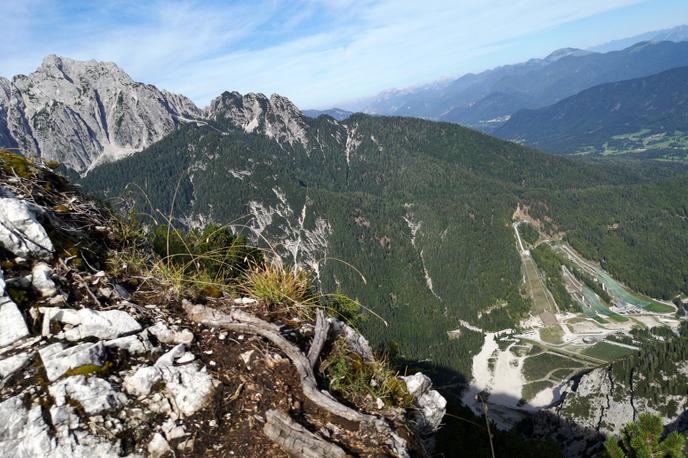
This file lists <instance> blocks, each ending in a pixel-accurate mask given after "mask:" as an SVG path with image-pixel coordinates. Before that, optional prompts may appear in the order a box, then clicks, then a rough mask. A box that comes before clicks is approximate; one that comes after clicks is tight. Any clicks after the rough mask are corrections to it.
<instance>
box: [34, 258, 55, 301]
mask: <svg viewBox="0 0 688 458" xmlns="http://www.w3.org/2000/svg"><path fill="white" fill-rule="evenodd" d="M31 284H32V285H33V287H34V289H35V290H36V291H38V292H39V293H40V295H41V296H43V297H51V296H54V295H55V294H57V287H56V286H55V282H54V281H53V280H52V269H51V268H50V266H49V265H48V264H46V263H44V262H39V263H36V264H35V265H34V266H33V269H32V270H31Z"/></svg>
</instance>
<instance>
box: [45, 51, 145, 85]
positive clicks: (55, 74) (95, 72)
mask: <svg viewBox="0 0 688 458" xmlns="http://www.w3.org/2000/svg"><path fill="white" fill-rule="evenodd" d="M38 75H43V76H48V77H52V78H58V79H68V80H72V81H73V82H74V81H75V80H79V79H83V81H82V82H81V83H82V84H88V83H95V84H98V83H100V84H103V83H106V82H109V83H111V82H115V81H116V82H119V83H120V84H135V82H134V80H132V79H131V77H130V76H129V75H128V74H127V73H126V72H125V71H124V70H122V69H121V68H120V67H119V66H117V64H115V63H114V62H103V61H97V60H94V59H91V60H87V61H79V60H74V59H70V58H67V57H60V56H57V55H55V54H49V55H47V56H45V57H44V58H43V61H42V62H41V65H40V66H39V67H38V69H36V71H35V72H34V73H33V74H32V76H34V78H37V77H38Z"/></svg>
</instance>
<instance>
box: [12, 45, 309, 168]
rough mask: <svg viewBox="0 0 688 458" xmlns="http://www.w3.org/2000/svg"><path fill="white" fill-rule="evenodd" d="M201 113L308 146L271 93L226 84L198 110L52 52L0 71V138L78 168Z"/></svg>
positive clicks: (291, 109)
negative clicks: (30, 64)
mask: <svg viewBox="0 0 688 458" xmlns="http://www.w3.org/2000/svg"><path fill="white" fill-rule="evenodd" d="M206 121H213V122H217V123H219V124H220V125H222V124H225V125H226V124H227V123H228V124H229V126H230V127H232V128H238V129H243V130H244V131H246V132H255V133H260V134H263V135H267V136H268V137H270V138H273V139H275V140H276V141H277V142H279V143H282V144H287V143H288V144H289V145H292V146H293V145H294V144H301V145H303V147H304V148H305V149H306V150H308V139H307V135H306V126H307V124H306V119H305V117H304V116H303V114H302V113H301V111H299V109H298V108H297V107H296V106H295V105H294V104H293V103H291V102H290V101H289V100H288V99H287V98H285V97H282V96H279V95H277V94H273V95H272V96H271V97H270V98H267V97H266V96H265V95H263V94H253V93H250V94H246V95H244V96H242V95H241V94H239V93H238V92H225V93H223V94H222V95H221V96H219V97H217V98H216V99H215V100H213V101H212V102H211V104H210V106H208V107H207V108H205V109H204V110H201V109H199V108H198V107H196V105H194V104H193V102H191V100H189V99H188V98H186V97H184V96H182V95H177V94H172V93H170V92H167V91H165V90H160V89H157V88H156V87H155V86H153V85H150V84H143V83H138V82H135V81H133V80H132V79H131V77H129V75H127V74H126V73H125V72H124V71H122V69H120V68H119V67H118V66H117V65H115V64H113V63H111V62H97V61H94V60H90V61H77V60H72V59H67V58H64V57H58V56H55V55H49V56H47V57H46V58H45V59H44V60H43V63H42V64H41V66H40V67H39V68H38V69H37V70H36V71H35V72H33V73H31V74H30V75H17V76H15V77H14V78H12V80H11V81H10V80H7V79H5V78H0V145H2V146H6V147H10V148H18V149H19V150H20V151H21V152H22V154H24V155H26V156H35V157H40V158H42V159H44V160H57V161H59V162H61V163H63V164H64V165H66V166H67V167H70V168H72V169H74V170H76V171H78V172H85V171H88V170H89V169H90V168H93V167H95V166H97V165H98V164H102V163H105V162H110V161H116V160H118V159H121V158H123V157H126V156H127V155H130V154H133V153H135V152H137V151H141V150H142V149H144V148H146V147H147V146H149V145H151V144H153V143H155V142H156V141H158V140H160V139H161V138H163V137H164V136H165V135H167V134H169V133H170V132H172V131H173V130H175V129H176V128H177V127H179V126H180V125H181V124H182V123H186V122H196V123H205V122H206Z"/></svg>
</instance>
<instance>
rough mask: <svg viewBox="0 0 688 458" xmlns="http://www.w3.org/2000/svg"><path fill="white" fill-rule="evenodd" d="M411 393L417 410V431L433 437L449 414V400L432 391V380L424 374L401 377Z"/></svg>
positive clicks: (418, 373)
mask: <svg viewBox="0 0 688 458" xmlns="http://www.w3.org/2000/svg"><path fill="white" fill-rule="evenodd" d="M400 378H401V379H402V380H403V381H404V383H406V388H407V389H408V391H409V393H410V394H411V395H412V396H413V400H414V404H415V405H416V407H417V410H416V431H417V433H419V434H420V435H421V436H427V435H431V434H433V433H434V432H436V431H437V430H438V429H439V427H440V424H441V423H442V419H443V418H444V414H445V413H447V400H446V399H444V397H443V396H442V395H441V394H440V393H439V392H437V391H436V390H432V389H431V388H432V380H430V378H429V377H428V376H427V375H425V374H423V373H422V372H416V373H415V374H414V375H409V376H402V377H400Z"/></svg>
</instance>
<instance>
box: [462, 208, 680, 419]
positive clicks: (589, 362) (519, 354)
mask: <svg viewBox="0 0 688 458" xmlns="http://www.w3.org/2000/svg"><path fill="white" fill-rule="evenodd" d="M528 224H529V223H528V222H525V221H516V222H514V223H513V225H512V226H513V230H514V240H515V244H516V247H517V249H518V251H519V254H520V256H521V262H522V268H523V286H524V289H525V291H526V293H527V294H528V296H529V298H530V301H531V311H530V317H529V318H528V319H525V320H523V321H521V323H519V325H518V326H517V327H516V328H515V329H504V330H501V331H497V332H485V333H484V335H485V338H484V342H483V345H482V347H481V349H480V351H479V352H478V353H477V354H476V355H475V356H474V357H473V365H472V372H471V374H472V380H471V386H470V388H469V389H468V390H467V391H466V392H465V393H464V395H463V401H464V403H465V404H466V405H469V406H472V408H473V409H474V411H475V412H476V414H479V413H480V412H482V411H483V406H482V402H483V401H481V400H478V399H477V398H476V396H478V395H480V394H481V393H483V395H482V396H483V398H484V399H486V400H487V403H488V404H489V406H490V408H489V410H490V412H491V413H492V417H491V418H493V419H494V420H495V422H496V424H497V426H498V427H501V428H504V429H509V428H511V427H513V426H514V425H515V424H516V423H517V422H518V421H520V420H522V419H523V418H524V415H525V414H526V413H527V412H534V411H537V410H539V409H547V408H552V407H553V406H554V405H555V404H556V403H557V402H558V401H559V400H560V398H561V395H562V393H563V392H564V386H565V385H567V384H568V383H569V380H571V379H572V378H575V377H576V376H577V375H578V374H581V373H585V372H589V371H591V370H593V369H594V368H597V367H601V366H605V365H607V364H609V363H611V362H613V361H616V360H618V359H621V358H625V357H627V356H630V355H633V354H637V353H639V352H640V350H641V348H640V346H639V343H636V342H635V339H634V336H633V333H632V331H634V330H638V329H648V330H651V329H653V328H657V327H664V328H667V329H670V330H671V331H672V332H678V327H679V325H680V321H679V320H678V319H677V318H676V316H675V315H676V307H675V306H674V305H673V304H671V303H667V302H665V301H661V300H656V299H651V298H648V297H646V296H643V295H641V294H638V293H634V292H632V291H631V290H630V289H628V288H627V287H626V286H624V285H622V284H621V283H619V282H618V281H616V280H615V279H613V278H612V277H611V276H610V275H609V274H608V273H607V272H605V271H604V270H603V269H602V268H601V267H600V266H599V265H596V264H595V263H593V262H592V261H589V260H586V259H584V258H583V257H582V256H581V255H580V254H579V253H577V252H576V251H575V250H574V249H573V248H571V246H570V245H568V244H567V243H566V242H563V241H561V240H552V239H549V238H546V237H544V236H539V237H538V239H537V240H535V241H533V243H528V242H525V241H524V240H523V238H522V236H521V233H520V232H519V226H521V225H528ZM540 244H547V245H548V246H550V247H552V252H554V253H556V255H557V256H559V257H561V259H562V260H563V262H562V265H561V269H562V273H563V275H562V278H563V280H564V287H565V289H566V291H567V292H569V294H570V295H571V297H572V298H573V300H574V301H575V304H576V307H575V308H574V309H568V310H566V309H563V308H560V307H559V306H558V305H557V304H556V302H555V300H554V297H553V295H552V294H551V292H550V291H549V289H548V288H547V286H546V284H545V278H546V275H547V274H546V273H545V272H544V271H542V270H541V269H540V268H539V267H538V265H537V263H536V261H535V260H534V259H533V257H532V256H531V252H530V250H531V249H534V248H536V247H537V246H538V245H540ZM564 260H568V261H569V262H571V263H572V265H573V266H574V267H572V268H574V269H575V268H578V269H580V270H581V271H582V272H584V273H585V274H587V275H589V276H590V278H592V279H593V281H594V282H596V283H597V284H599V285H600V287H601V289H602V291H604V292H606V293H607V294H608V295H609V296H608V298H607V300H606V301H605V300H603V299H602V298H601V297H600V296H599V295H598V294H597V293H596V292H595V291H593V290H592V289H591V288H590V287H589V286H587V285H586V284H585V283H584V282H583V281H581V280H580V279H579V278H577V277H576V275H574V274H573V273H572V272H571V271H570V270H569V269H568V268H567V267H566V266H565V265H563V263H565V262H566V261H564Z"/></svg>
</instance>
